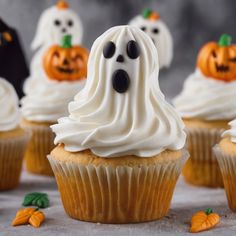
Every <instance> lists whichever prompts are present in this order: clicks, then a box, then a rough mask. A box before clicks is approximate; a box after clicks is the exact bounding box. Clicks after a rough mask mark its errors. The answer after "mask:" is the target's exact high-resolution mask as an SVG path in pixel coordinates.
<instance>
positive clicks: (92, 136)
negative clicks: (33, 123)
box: [51, 26, 186, 158]
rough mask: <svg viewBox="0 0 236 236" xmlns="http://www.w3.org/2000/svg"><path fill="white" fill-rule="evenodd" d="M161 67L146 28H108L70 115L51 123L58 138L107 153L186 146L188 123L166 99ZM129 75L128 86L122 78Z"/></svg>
mask: <svg viewBox="0 0 236 236" xmlns="http://www.w3.org/2000/svg"><path fill="white" fill-rule="evenodd" d="M111 42H112V43H111ZM134 42H135V43H134ZM135 45H136V47H135ZM137 45H138V48H137ZM107 46H110V47H108V48H109V50H107V49H108V48H107ZM138 49H139V50H138ZM104 52H105V54H106V58H105V56H104V55H105V54H104ZM132 58H133V59H132ZM120 71H122V73H120V74H119V73H118V72H120ZM158 72H159V65H158V54H157V50H156V49H155V46H154V44H153V42H152V41H151V39H150V38H149V37H148V36H147V35H146V34H145V33H144V32H142V31H141V30H139V29H138V28H137V27H132V26H117V27H113V28H111V29H109V30H108V31H106V32H105V33H104V34H102V35H101V36H100V37H99V38H98V39H97V40H96V41H95V42H94V44H93V46H92V49H91V53H90V57H89V62H88V78H87V83H86V85H85V87H84V89H83V90H82V91H81V92H80V93H78V94H77V95H76V96H75V98H74V101H72V102H71V103H69V113H70V114H69V116H67V117H63V118H60V119H59V120H58V124H55V125H52V126H51V127H52V130H53V131H54V132H55V133H56V138H55V144H59V143H63V144H64V147H65V150H67V151H70V152H77V151H81V150H85V149H90V150H91V151H92V152H93V153H94V154H95V155H97V156H101V157H107V158H109V157H116V156H124V155H136V156H140V157H151V156H154V155H157V154H159V153H161V152H162V151H164V150H166V149H170V150H179V149H181V148H183V146H184V144H185V139H186V134H185V132H184V124H183V122H182V120H181V118H180V117H179V115H178V113H177V112H176V111H175V110H174V108H173V107H172V106H171V105H170V104H168V103H167V102H166V101H165V98H164V95H163V94H162V92H161V91H160V88H159V83H158ZM117 74H119V76H118V77H117ZM128 79H129V86H128V85H127V83H124V84H123V83H122V81H123V82H124V81H126V82H127V80H128ZM117 84H118V85H119V86H118V87H117ZM121 85H122V86H121ZM121 88H122V89H121ZM118 91H119V92H118Z"/></svg>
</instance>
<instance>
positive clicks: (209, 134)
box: [183, 128, 224, 188]
mask: <svg viewBox="0 0 236 236" xmlns="http://www.w3.org/2000/svg"><path fill="white" fill-rule="evenodd" d="M222 132H223V130H222V129H210V130H208V129H203V128H189V129H187V135H188V138H187V146H188V151H189V154H190V158H189V159H188V161H187V162H186V164H185V166H184V167H183V176H184V179H185V180H186V182H188V183H190V184H193V185H197V186H205V187H211V188H217V187H223V186H224V184H223V180H222V175H221V172H220V169H219V165H218V162H217V160H216V157H215V155H214V153H213V151H212V147H213V146H214V145H215V144H216V143H218V142H219V140H220V139H221V134H222Z"/></svg>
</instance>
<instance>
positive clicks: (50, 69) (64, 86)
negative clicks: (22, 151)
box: [21, 35, 88, 175]
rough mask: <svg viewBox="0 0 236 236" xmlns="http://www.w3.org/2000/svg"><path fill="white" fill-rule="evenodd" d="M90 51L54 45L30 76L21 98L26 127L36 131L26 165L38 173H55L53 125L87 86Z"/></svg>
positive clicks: (67, 42) (67, 44)
mask: <svg viewBox="0 0 236 236" xmlns="http://www.w3.org/2000/svg"><path fill="white" fill-rule="evenodd" d="M87 59H88V52H87V50H86V49H84V48H82V47H80V46H78V45H74V46H73V45H72V44H71V36H70V35H66V36H64V38H63V43H62V45H53V46H51V47H50V48H49V49H48V50H47V51H46V53H45V55H44V58H43V72H44V73H38V74H37V76H36V75H33V76H31V77H30V78H29V79H27V81H26V83H25V85H24V92H25V97H23V98H22V100H21V105H22V115H23V120H22V122H21V124H22V126H23V127H24V128H25V129H27V130H30V131H31V132H32V139H31V141H30V144H29V146H28V149H27V151H26V155H25V159H26V168H27V170H28V171H30V172H32V173H35V174H43V175H53V172H52V170H51V167H50V164H49V162H48V160H47V158H46V156H47V154H49V153H50V151H51V150H52V149H53V148H54V144H53V140H54V134H53V133H52V131H51V129H50V125H52V124H54V123H55V122H56V121H57V119H58V118H60V117H62V116H65V115H67V114H68V111H67V104H68V102H69V101H71V100H72V99H73V97H74V95H75V94H76V93H77V92H78V91H79V90H81V89H82V88H83V86H84V84H85V78H86V76H87Z"/></svg>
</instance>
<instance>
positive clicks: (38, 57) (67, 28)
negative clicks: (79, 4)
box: [30, 0, 83, 76]
mask: <svg viewBox="0 0 236 236" xmlns="http://www.w3.org/2000/svg"><path fill="white" fill-rule="evenodd" d="M68 34H69V35H71V36H72V40H73V41H72V44H81V43H82V37H83V26H82V22H81V20H80V17H79V15H78V14H77V12H75V11H74V10H73V9H71V8H70V6H69V4H68V3H67V2H66V1H63V0H59V1H58V2H57V4H56V5H54V6H51V7H50V8H48V9H46V10H45V11H44V12H43V13H42V14H41V16H40V18H39V21H38V26H37V30H36V33H35V36H34V39H33V41H32V44H31V48H32V49H33V50H34V51H36V54H35V55H34V56H33V58H32V61H31V65H30V72H31V76H32V75H34V73H35V74H36V76H37V75H38V73H39V71H42V58H43V55H44V53H45V52H46V50H47V49H48V48H49V47H50V46H51V45H54V44H60V43H61V39H62V38H63V37H64V36H65V35H68Z"/></svg>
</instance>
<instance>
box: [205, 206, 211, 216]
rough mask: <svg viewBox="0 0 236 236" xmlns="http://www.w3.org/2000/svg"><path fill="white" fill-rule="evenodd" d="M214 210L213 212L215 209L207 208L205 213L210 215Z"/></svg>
mask: <svg viewBox="0 0 236 236" xmlns="http://www.w3.org/2000/svg"><path fill="white" fill-rule="evenodd" d="M212 212H213V211H212V209H211V208H207V209H206V211H205V213H206V214H207V215H210V214H211V213H212Z"/></svg>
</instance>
